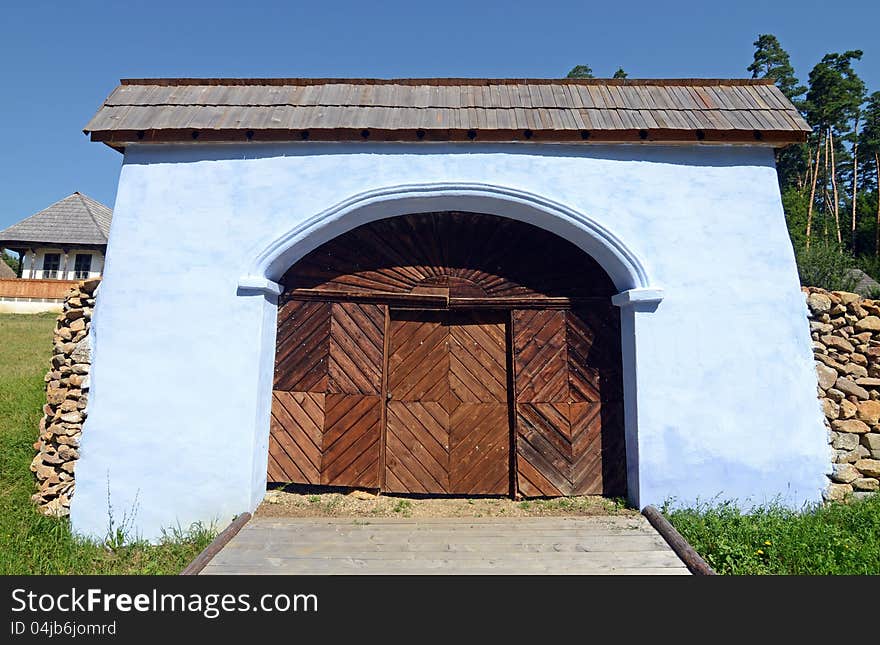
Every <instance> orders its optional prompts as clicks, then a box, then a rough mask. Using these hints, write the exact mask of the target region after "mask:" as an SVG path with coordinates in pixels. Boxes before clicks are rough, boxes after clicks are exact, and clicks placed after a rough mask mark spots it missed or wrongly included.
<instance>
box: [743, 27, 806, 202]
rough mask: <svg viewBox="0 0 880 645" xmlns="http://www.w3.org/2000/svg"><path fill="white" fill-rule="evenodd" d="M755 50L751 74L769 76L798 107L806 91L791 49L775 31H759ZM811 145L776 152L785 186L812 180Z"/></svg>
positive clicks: (778, 170)
mask: <svg viewBox="0 0 880 645" xmlns="http://www.w3.org/2000/svg"><path fill="white" fill-rule="evenodd" d="M752 44H753V45H754V46H755V54H754V57H753V60H752V64H751V65H749V66H748V67H747V68H746V69H747V70H748V71H749V72H751V73H752V78H770V79H773V82H774V83H775V84H776V86H777V87H778V88H779V89H780V91H781V92H782V93H783V94H785V96H786V97H787V98H788V100H790V101H791V102H792V103H793V104H794V105H795V106H796V107H799V106H800V104H801V102H802V99H801V97H802V96H803V94H804V92H806V91H807V88H805V87H804V86H803V85H801V84H800V82H799V81H798V79H797V77H795V75H794V68H793V67H792V66H791V59H790V58H789V55H788V52H787V51H785V50H784V49H783V48H782V45H780V44H779V40H777V38H776V36H774V35H773V34H760V35H759V36H758V39H757V40H756V41H755V42H754V43H752ZM810 166H811V164H810V161H809V149H808V147H807V146H805V145H792V146H788V147H786V148H783V149H782V150H778V151H777V153H776V172H777V174H778V176H779V186H780V188H781V189H782V190H785V189H786V188H788V187H790V186H798V188H800V189H801V190H803V189H804V188H805V187H806V186H807V185H808V183H809V178H808V170H809V168H810Z"/></svg>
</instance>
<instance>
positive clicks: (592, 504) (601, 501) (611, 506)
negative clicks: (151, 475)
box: [256, 484, 638, 517]
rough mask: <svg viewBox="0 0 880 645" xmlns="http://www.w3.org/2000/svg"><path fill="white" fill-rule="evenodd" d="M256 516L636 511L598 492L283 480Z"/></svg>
mask: <svg viewBox="0 0 880 645" xmlns="http://www.w3.org/2000/svg"><path fill="white" fill-rule="evenodd" d="M256 515H257V516H262V517H534V516H550V515H555V516H563V515H568V516H571V515H578V516H584V515H638V511H635V510H633V509H631V508H628V507H627V506H626V503H625V501H624V500H615V499H609V498H606V497H598V496H583V497H556V498H548V499H528V500H519V501H517V500H513V499H510V498H508V497H420V496H415V495H389V494H381V495H375V494H373V493H372V492H368V491H364V490H359V489H354V490H347V489H338V488H334V489H329V488H326V487H318V486H300V485H295V484H289V485H287V486H285V487H283V488H274V489H271V490H269V491H268V492H267V493H266V498H265V499H264V500H263V503H262V504H260V506H259V508H257V511H256Z"/></svg>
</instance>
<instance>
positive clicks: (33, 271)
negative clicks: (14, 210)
mask: <svg viewBox="0 0 880 645" xmlns="http://www.w3.org/2000/svg"><path fill="white" fill-rule="evenodd" d="M112 219H113V211H112V210H110V209H109V208H108V207H107V206H105V205H104V204H102V203H100V202H98V201H95V200H94V199H92V198H91V197H89V196H88V195H83V194H82V193H79V192H75V193H73V194H72V195H69V196H67V197H65V198H64V199H61V200H59V201H57V202H55V203H54V204H52V205H51V206H48V207H46V208H44V209H43V210H41V211H39V212H38V213H34V214H33V215H31V216H30V217H27V218H25V219H23V220H21V221H20V222H17V223H15V224H13V225H12V226H10V227H9V228H6V229H4V230H2V231H0V248H6V249H9V250H11V251H14V252H16V253H18V254H19V257H20V258H21V262H20V265H19V266H20V269H19V272H20V275H19V277H21V278H25V279H38V280H84V279H86V278H93V277H97V276H100V275H101V272H102V271H103V268H104V256H105V254H106V251H107V238H108V236H109V234H110V222H111V220H112Z"/></svg>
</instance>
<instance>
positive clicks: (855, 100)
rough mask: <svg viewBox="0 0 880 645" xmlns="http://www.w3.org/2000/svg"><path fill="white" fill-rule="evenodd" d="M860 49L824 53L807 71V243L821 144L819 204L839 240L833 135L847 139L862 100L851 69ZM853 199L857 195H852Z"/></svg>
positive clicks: (861, 89) (860, 84)
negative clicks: (811, 152)
mask: <svg viewBox="0 0 880 645" xmlns="http://www.w3.org/2000/svg"><path fill="white" fill-rule="evenodd" d="M861 57H862V52H861V51H860V50H851V51H846V52H844V53H842V54H837V53H832V54H826V55H825V56H824V57H823V58H822V60H821V61H820V62H819V63H818V64H817V65H816V66H815V67H813V69H812V71H810V77H809V90H808V91H807V97H806V101H805V102H804V104H803V108H804V111H805V113H806V118H807V121H809V123H810V124H811V125H812V126H813V129H814V131H815V132H816V135H817V137H816V138H817V141H816V159H815V162H816V164H815V168H814V171H813V174H812V186H811V190H810V195H811V197H810V203H809V210H808V212H807V231H808V232H807V240H806V243H807V245H809V243H810V227H811V223H812V214H813V207H814V203H813V201H814V196H815V193H816V183H817V181H818V178H819V165H818V161H819V150H820V148H822V147H823V138H824V150H825V160H824V163H823V167H824V168H826V169H827V170H826V172H825V173H824V175H823V182H822V194H823V203H824V204H826V210H825V213H824V214H825V215H826V216H827V210H828V209H830V210H831V213H832V215H833V216H834V221H835V226H836V227H837V238H838V239H840V237H841V236H840V225H839V223H840V202H839V199H838V191H837V164H836V161H835V158H834V150H835V148H834V137H835V133H836V134H837V135H838V138H840V137H844V138H847V137H849V138H851V137H852V131H853V129H852V127H851V123H852V122H853V121H854V120H855V119H856V118H857V116H858V114H859V109H860V106H861V104H862V103H863V101H864V95H865V84H864V82H862V80H861V79H860V78H859V77H858V75H857V74H856V73H855V71H854V70H853V68H852V62H853V61H854V60H860V59H861ZM829 179H830V181H831V185H832V189H833V197H832V196H827V195H826V193H827V187H828V181H829ZM852 197H853V199H854V200H855V199H857V198H858V195H856V194H854V195H853V196H852Z"/></svg>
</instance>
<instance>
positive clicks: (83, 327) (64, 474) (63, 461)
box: [31, 278, 100, 517]
mask: <svg viewBox="0 0 880 645" xmlns="http://www.w3.org/2000/svg"><path fill="white" fill-rule="evenodd" d="M99 283H100V278H93V279H91V280H86V281H84V282H79V283H78V284H77V285H76V286H75V287H74V288H73V289H72V290H71V291H70V293H69V294H68V295H67V297H66V298H65V300H64V308H63V310H62V312H61V315H60V316H58V322H57V323H56V325H55V342H54V347H53V352H52V362H51V365H50V368H49V372H48V373H47V374H46V377H45V380H46V405H44V406H43V414H44V416H43V418H42V419H41V420H40V438H39V439H38V440H37V442H36V443H35V444H34V450H36V451H37V455H36V456H35V457H34V460H33V461H32V462H31V471H33V473H34V475H35V476H36V479H37V485H38V487H39V489H38V491H37V492H36V493H35V494H34V495H33V496H32V498H31V499H33V501H34V502H35V503H36V504H37V507H38V508H39V509H40V511H41V512H42V513H44V514H46V515H54V516H58V517H60V516H64V515H68V514H69V513H70V499H71V497H73V489H74V471H75V469H76V461H77V459H79V443H80V438H81V436H82V427H83V422H84V421H85V418H86V405H87V404H88V390H89V368H90V366H91V349H90V342H89V328H90V326H91V321H92V311H93V309H94V307H95V295H96V291H97V289H98V284H99Z"/></svg>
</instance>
